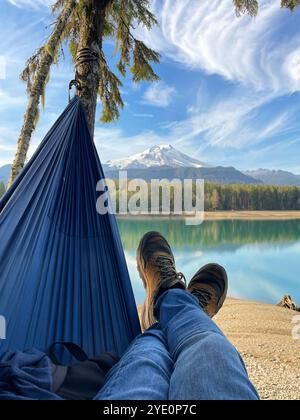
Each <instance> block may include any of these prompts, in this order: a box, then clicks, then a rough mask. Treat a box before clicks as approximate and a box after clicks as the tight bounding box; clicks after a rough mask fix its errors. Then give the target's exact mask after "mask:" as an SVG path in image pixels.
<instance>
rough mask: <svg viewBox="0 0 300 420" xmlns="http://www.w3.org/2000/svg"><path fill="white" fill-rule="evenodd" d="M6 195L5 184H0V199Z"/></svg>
mask: <svg viewBox="0 0 300 420" xmlns="http://www.w3.org/2000/svg"><path fill="white" fill-rule="evenodd" d="M4 194H5V185H4V182H0V198H1V197H2V196H3V195H4Z"/></svg>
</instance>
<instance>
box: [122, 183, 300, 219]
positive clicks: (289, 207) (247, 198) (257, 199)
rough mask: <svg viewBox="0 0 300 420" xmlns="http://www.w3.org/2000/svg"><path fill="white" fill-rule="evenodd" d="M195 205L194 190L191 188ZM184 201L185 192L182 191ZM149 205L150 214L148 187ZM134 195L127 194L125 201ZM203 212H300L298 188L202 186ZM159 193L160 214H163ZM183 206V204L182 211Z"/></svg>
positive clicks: (172, 206)
mask: <svg viewBox="0 0 300 420" xmlns="http://www.w3.org/2000/svg"><path fill="white" fill-rule="evenodd" d="M116 189H117V196H116V199H117V200H116V201H117V203H116V205H117V209H118V208H119V185H118V182H116ZM193 190H194V193H193V194H194V204H195V201H196V188H195V185H194V188H193ZM182 192H183V194H182V197H184V190H182ZM148 193H149V197H148V205H149V211H150V210H151V185H150V183H148ZM134 194H135V192H134V191H127V197H128V200H130V198H131V197H132V196H133V195H134ZM204 195H205V205H204V208H205V211H216V210H218V211H264V210H265V211H299V210H300V188H299V187H282V186H269V185H248V184H247V185H244V184H211V183H205V190H204ZM161 203H162V198H161V192H160V210H162V206H161ZM183 204H184V203H182V208H183V207H184V206H183ZM170 207H171V212H173V211H174V188H173V187H172V188H171V194H170Z"/></svg>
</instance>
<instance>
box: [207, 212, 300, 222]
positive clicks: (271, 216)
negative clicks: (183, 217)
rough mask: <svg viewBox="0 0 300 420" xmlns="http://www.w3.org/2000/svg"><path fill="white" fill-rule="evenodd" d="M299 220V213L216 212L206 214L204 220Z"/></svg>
mask: <svg viewBox="0 0 300 420" xmlns="http://www.w3.org/2000/svg"><path fill="white" fill-rule="evenodd" d="M226 219H230V220H243V219H245V220H293V219H294V220H295V219H299V220H300V211H216V212H206V213H205V220H226Z"/></svg>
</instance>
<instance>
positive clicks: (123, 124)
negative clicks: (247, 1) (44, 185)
mask: <svg viewBox="0 0 300 420" xmlns="http://www.w3.org/2000/svg"><path fill="white" fill-rule="evenodd" d="M51 3H52V1H51V0H0V166H2V165H4V164H6V163H9V162H11V161H12V159H13V156H14V152H15V149H16V143H17V138H18V134H19V131H20V128H21V125H22V119H23V113H24V110H25V107H26V93H25V86H24V84H23V83H22V82H21V81H20V80H19V74H20V72H21V70H22V68H23V66H24V63H25V61H26V58H28V57H29V56H30V55H31V54H32V52H33V51H34V50H35V49H36V48H38V47H39V46H40V45H41V44H42V42H43V41H44V40H45V39H46V37H47V34H48V33H49V30H50V29H49V24H51V23H52V22H53V21H54V18H53V17H51V15H50V12H49V8H48V5H49V4H51ZM279 3H280V2H279V0H262V1H261V11H260V14H259V16H258V17H257V18H255V19H251V18H249V17H247V16H245V17H243V18H240V19H238V18H236V16H235V14H234V11H233V8H232V1H231V0H201V2H200V1H199V0H154V1H153V4H152V7H153V10H154V12H155V13H156V15H157V17H158V20H159V22H160V26H159V27H158V28H156V29H155V30H153V31H151V32H146V31H145V30H144V29H137V34H136V36H137V37H140V38H143V39H144V40H145V41H147V43H148V44H149V45H150V46H152V47H153V48H156V49H157V50H158V51H159V52H160V53H161V54H162V63H161V64H160V65H159V66H158V67H157V72H158V74H159V75H160V77H161V81H160V82H159V83H157V84H153V85H150V84H146V83H143V84H141V85H133V84H132V83H131V80H130V79H129V78H128V79H126V80H124V86H123V88H122V93H123V98H124V101H125V103H126V107H125V109H124V110H123V111H122V115H121V118H120V120H119V121H118V122H116V123H113V124H109V125H103V124H101V123H100V113H101V108H100V105H99V109H98V112H97V125H96V136H95V141H96V144H97V148H98V150H99V153H100V157H101V160H102V162H103V163H104V162H106V161H107V160H110V159H119V158H122V157H125V156H129V155H131V154H134V153H138V152H141V151H143V150H144V149H146V148H148V147H151V146H153V145H155V144H165V143H168V144H169V143H170V144H172V145H173V146H174V147H177V148H178V149H180V150H181V151H183V152H185V153H187V154H190V155H191V156H193V157H197V158H199V159H200V160H201V161H205V162H208V163H210V164H215V165H224V166H235V167H237V168H239V169H257V168H261V167H263V168H269V169H285V170H290V171H293V172H296V173H300V158H299V156H300V118H299V116H300V95H299V91H300V25H299V20H300V10H298V11H297V12H295V13H293V14H292V13H290V12H289V11H287V10H281V9H280V7H279ZM105 48H106V51H107V54H108V57H109V59H110V58H111V46H110V45H109V44H108V45H107V46H106V47H105ZM72 78H73V68H72V65H71V62H70V58H69V56H68V52H67V50H66V51H65V60H64V61H63V62H62V63H61V64H60V65H59V67H57V66H55V67H54V68H53V71H52V76H51V81H50V83H49V85H48V88H47V95H46V108H45V111H41V117H40V122H39V126H38V129H37V131H36V133H35V134H34V137H33V140H32V146H31V149H30V155H31V154H32V153H33V151H34V150H35V148H36V147H37V145H38V144H39V142H40V141H41V139H42V138H43V136H44V135H45V134H46V132H47V130H48V129H49V128H50V126H51V125H52V124H53V123H54V121H55V120H56V118H57V117H58V116H59V114H60V112H61V111H62V110H63V109H64V107H65V106H66V105H67V94H68V92H67V87H68V82H69V80H71V79H72Z"/></svg>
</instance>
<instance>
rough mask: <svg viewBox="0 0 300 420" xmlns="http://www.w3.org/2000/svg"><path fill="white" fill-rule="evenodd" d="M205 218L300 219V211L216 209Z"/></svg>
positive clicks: (126, 217)
mask: <svg viewBox="0 0 300 420" xmlns="http://www.w3.org/2000/svg"><path fill="white" fill-rule="evenodd" d="M186 217H188V216H186V215H180V216H178V215H167V216H164V215H138V216H135V215H130V214H128V215H125V216H120V215H117V218H118V219H120V220H122V219H123V220H124V219H132V218H134V219H138V220H146V219H163V220H164V219H184V218H186ZM205 220H206V221H213V220H300V211H269V210H267V211H216V212H205Z"/></svg>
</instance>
